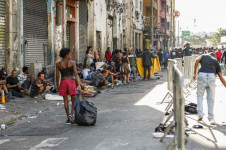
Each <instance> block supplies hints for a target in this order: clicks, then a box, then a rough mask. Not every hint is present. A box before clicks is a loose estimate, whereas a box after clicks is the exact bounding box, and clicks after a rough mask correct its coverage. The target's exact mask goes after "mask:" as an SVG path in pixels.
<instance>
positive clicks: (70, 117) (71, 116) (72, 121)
mask: <svg viewBox="0 0 226 150" xmlns="http://www.w3.org/2000/svg"><path fill="white" fill-rule="evenodd" d="M68 119H69V120H70V122H71V123H74V119H73V115H72V114H70V115H69V116H68Z"/></svg>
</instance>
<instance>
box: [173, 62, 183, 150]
mask: <svg viewBox="0 0 226 150" xmlns="http://www.w3.org/2000/svg"><path fill="white" fill-rule="evenodd" d="M173 77H174V79H173V87H174V89H173V104H174V107H173V112H174V123H175V141H174V143H175V144H176V145H177V148H178V149H181V150H184V149H185V137H184V135H185V128H184V126H185V125H184V121H185V116H184V103H185V102H184V101H185V100H184V95H183V86H184V76H183V75H182V73H181V71H180V70H179V69H178V67H177V64H174V67H173Z"/></svg>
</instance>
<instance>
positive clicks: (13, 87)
mask: <svg viewBox="0 0 226 150" xmlns="http://www.w3.org/2000/svg"><path fill="white" fill-rule="evenodd" d="M6 83H7V88H8V90H9V91H11V92H12V95H13V96H16V97H25V92H24V89H23V87H22V86H21V85H20V83H19V80H18V78H17V71H16V70H15V69H14V70H12V72H11V76H10V77H8V78H7V79H6Z"/></svg>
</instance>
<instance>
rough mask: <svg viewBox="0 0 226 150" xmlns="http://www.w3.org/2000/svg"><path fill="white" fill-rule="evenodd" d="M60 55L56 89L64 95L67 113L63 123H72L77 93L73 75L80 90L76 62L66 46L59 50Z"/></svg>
mask: <svg viewBox="0 0 226 150" xmlns="http://www.w3.org/2000/svg"><path fill="white" fill-rule="evenodd" d="M60 57H61V58H63V59H62V60H61V61H60V62H58V63H57V65H56V82H57V91H60V95H61V96H63V97H64V107H65V111H66V114H67V118H68V119H67V121H66V122H65V124H71V123H73V114H74V106H75V98H76V94H77V90H76V83H75V80H74V76H75V78H76V81H77V86H78V87H77V89H78V90H81V87H80V81H79V77H78V73H77V68H76V64H75V62H74V61H72V60H71V52H70V49H68V48H63V49H62V50H61V51H60ZM60 73H61V82H60V86H59V74H60ZM68 95H70V96H71V102H72V106H71V114H69V107H68Z"/></svg>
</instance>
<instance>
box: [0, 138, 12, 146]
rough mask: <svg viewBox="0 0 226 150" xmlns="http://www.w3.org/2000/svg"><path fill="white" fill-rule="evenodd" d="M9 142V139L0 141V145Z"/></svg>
mask: <svg viewBox="0 0 226 150" xmlns="http://www.w3.org/2000/svg"><path fill="white" fill-rule="evenodd" d="M9 141H10V139H5V140H0V145H1V144H3V143H5V142H9Z"/></svg>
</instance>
